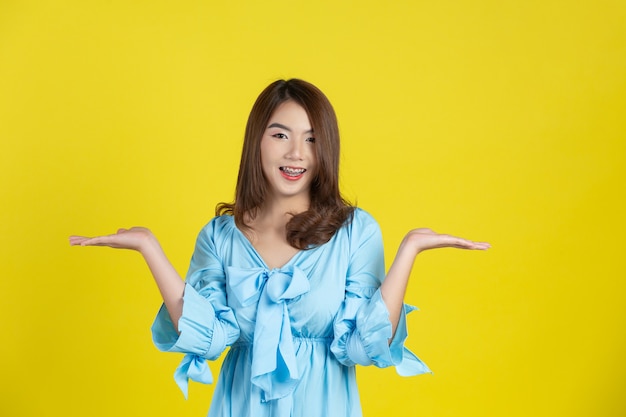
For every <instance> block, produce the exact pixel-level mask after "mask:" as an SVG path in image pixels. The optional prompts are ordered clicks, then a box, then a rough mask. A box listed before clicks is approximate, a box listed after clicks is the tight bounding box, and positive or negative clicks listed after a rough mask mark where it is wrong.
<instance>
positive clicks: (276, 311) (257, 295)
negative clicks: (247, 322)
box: [227, 267, 311, 401]
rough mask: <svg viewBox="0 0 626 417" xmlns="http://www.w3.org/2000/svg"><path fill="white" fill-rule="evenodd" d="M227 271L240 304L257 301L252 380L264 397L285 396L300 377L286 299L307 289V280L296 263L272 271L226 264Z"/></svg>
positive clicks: (233, 293)
mask: <svg viewBox="0 0 626 417" xmlns="http://www.w3.org/2000/svg"><path fill="white" fill-rule="evenodd" d="M227 273H228V285H229V287H230V290H231V293H232V295H234V297H235V298H236V300H237V302H238V303H239V304H240V305H241V306H243V307H246V306H249V305H252V304H254V303H255V302H257V301H258V307H257V313H256V324H255V327H254V339H253V347H252V378H251V379H252V383H253V384H254V385H256V386H258V387H259V388H260V389H261V390H262V391H263V401H271V400H275V399H279V398H283V397H286V396H288V395H289V394H290V393H291V392H292V391H293V389H294V388H295V386H296V384H297V382H298V381H299V379H300V373H299V371H298V366H297V362H296V354H295V349H294V346H293V338H292V335H291V322H290V320H289V311H288V308H287V301H289V300H292V299H294V298H296V297H298V296H300V295H302V294H305V293H306V292H308V291H309V289H310V288H311V287H310V284H309V280H308V278H307V276H306V274H305V273H304V272H303V271H302V270H301V269H299V268H297V267H287V268H281V269H272V270H271V271H269V270H267V269H265V268H249V269H241V268H235V267H228V268H227Z"/></svg>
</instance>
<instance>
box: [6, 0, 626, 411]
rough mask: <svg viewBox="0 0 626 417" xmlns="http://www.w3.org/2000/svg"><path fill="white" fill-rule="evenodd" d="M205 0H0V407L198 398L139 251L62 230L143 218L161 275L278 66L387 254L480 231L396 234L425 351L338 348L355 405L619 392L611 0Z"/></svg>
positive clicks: (227, 169) (616, 6) (228, 187)
mask: <svg viewBox="0 0 626 417" xmlns="http://www.w3.org/2000/svg"><path fill="white" fill-rule="evenodd" d="M211 3H212V2H208V1H206V2H201V1H186V0H184V1H178V2H171V1H147V0H144V1H122V0H113V1H107V2H85V1H78V0H56V1H53V0H50V1H43V0H41V1H35V0H33V1H2V2H0V181H1V183H0V254H1V255H0V256H1V257H2V258H1V261H0V317H1V323H2V330H1V334H2V342H1V343H0V360H1V361H2V362H1V364H0V369H2V377H1V378H0V415H1V416H7V417H9V416H10V417H21V416H57V415H58V416H61V415H62V416H86V415H88V416H94V417H95V416H109V415H115V416H174V415H176V416H203V415H205V414H206V411H207V409H208V405H209V399H210V395H211V392H212V387H211V386H202V385H199V384H192V386H191V390H190V394H191V398H190V400H189V401H187V402H186V401H185V400H184V399H183V397H182V395H181V394H180V392H179V391H178V390H177V387H176V385H175V384H174V382H173V379H172V373H173V371H174V369H175V367H176V365H177V364H178V361H179V360H180V357H179V356H177V355H173V354H164V353H160V352H158V351H157V350H156V348H154V347H153V345H152V342H151V338H150V333H149V326H150V324H151V321H152V318H153V316H154V313H155V312H156V309H157V308H158V305H159V296H158V293H157V290H156V288H155V286H154V284H153V283H152V281H151V278H150V275H149V273H148V271H147V268H146V267H145V266H144V265H143V263H142V260H141V259H140V257H139V256H138V255H137V254H136V253H130V252H122V251H115V250H112V249H102V248H84V249H80V248H70V247H69V245H68V244H67V236H68V235H69V234H73V233H79V234H100V233H109V232H113V231H114V230H116V228H117V227H121V226H125V227H126V226H132V225H145V226H149V227H151V228H152V229H153V231H154V232H155V233H156V234H157V235H158V236H159V237H160V239H161V241H162V243H163V246H164V247H165V249H166V251H167V253H168V254H169V255H170V257H171V259H172V261H173V263H174V264H175V265H176V267H177V268H178V269H179V270H180V271H181V273H184V271H185V269H186V267H187V264H188V260H189V257H190V255H191V251H192V249H193V243H194V239H195V236H196V233H197V232H198V230H199V229H200V227H201V226H202V225H203V224H204V223H206V222H207V221H208V220H209V218H210V217H211V216H212V212H213V208H214V206H215V204H216V203H217V202H219V201H224V200H230V199H231V198H232V195H233V187H234V181H235V176H236V172H237V165H238V160H239V152H240V146H241V138H242V136H243V127H244V123H245V119H246V117H247V114H248V111H249V109H250V107H251V106H252V103H253V100H254V99H255V97H256V96H257V94H258V93H259V92H260V91H261V89H263V88H264V87H265V86H266V85H267V84H268V83H269V82H271V81H273V80H275V79H276V78H280V77H300V78H304V79H307V80H309V81H312V82H313V83H315V84H317V85H318V86H319V87H320V88H321V89H322V90H323V91H325V92H326V93H327V95H328V96H329V97H330V99H331V101H332V102H333V103H334V105H335V107H336V110H337V112H338V115H339V120H340V127H341V130H342V134H343V151H344V153H343V155H342V186H343V189H344V191H345V193H346V195H347V196H348V197H349V198H350V199H352V200H356V201H357V202H358V204H359V205H360V206H361V207H363V208H365V209H367V210H368V211H370V212H371V213H372V214H374V215H375V216H376V218H377V219H378V220H379V223H380V225H381V227H382V229H383V234H384V237H385V241H386V244H387V249H386V256H387V259H388V261H389V260H391V258H392V256H393V254H394V252H395V248H396V246H397V244H398V243H399V241H400V239H401V238H402V236H403V234H404V233H405V232H406V231H407V230H408V229H410V228H414V227H421V226H428V227H431V228H434V229H435V230H438V231H442V232H450V233H454V234H459V235H462V236H466V237H469V238H474V239H485V240H489V241H490V242H491V243H492V244H493V246H494V247H493V249H492V250H491V251H489V252H487V253H469V252H459V251H453V250H441V251H439V252H430V253H426V254H424V255H423V256H421V257H420V259H419V260H418V262H417V264H416V267H415V269H414V274H413V277H412V282H411V284H410V288H409V293H408V296H407V298H408V300H407V301H408V302H410V303H413V304H416V305H418V306H420V308H421V311H420V312H418V313H415V314H413V315H412V317H411V319H410V326H411V328H410V330H411V336H410V338H409V346H410V347H411V349H412V350H414V351H415V352H416V353H418V354H419V355H420V356H421V357H422V359H424V360H425V361H426V362H427V363H428V364H429V365H430V366H431V367H432V369H433V370H434V372H435V373H434V375H433V376H420V377H415V378H408V379H407V378H401V377H399V376H397V375H396V374H395V372H394V371H393V370H390V369H385V370H378V369H369V368H367V369H360V370H359V376H360V386H361V393H362V402H363V405H364V409H365V415H366V416H369V417H374V416H390V415H406V416H429V417H444V416H446V417H447V416H452V417H456V416H463V417H470V416H546V417H547V416H591V415H593V416H623V415H624V414H626V402H625V401H624V398H623V390H624V383H625V380H624V375H625V372H626V363H625V361H624V359H623V352H624V349H625V348H626V343H625V336H626V332H625V331H624V329H625V325H626V311H625V308H624V297H625V295H626V284H625V283H624V282H625V280H624V278H625V277H626V274H625V262H624V258H625V257H624V255H623V251H624V244H623V241H624V236H626V227H625V224H626V223H625V221H624V214H625V209H624V205H623V204H624V202H623V197H624V180H626V172H625V162H626V160H625V159H626V149H625V148H626V146H625V142H626V122H625V121H624V120H625V119H626V117H625V109H626V26H625V25H624V22H625V21H626V6H624V3H623V2H620V1H617V0H616V1H591V0H587V1H581V2H569V1H557V0H548V1H517V2H514V1H512V2H502V1H488V0H476V1H474V0H473V1H469V0H468V1H443V2H430V1H429V2H427V1H419V2H409V1H407V2H389V3H391V4H385V3H387V2H378V1H371V2H367V3H369V4H366V3H364V2H362V1H361V2H356V1H354V2H339V1H335V0H324V1H310V2H307V4H306V5H299V4H297V3H298V2H294V1H292V0H290V1H265V2H253V1H249V2H236V3H235V2H232V3H231V4H230V5H227V3H228V2H215V4H211ZM383 4H385V5H384V6H383ZM218 365H219V364H212V365H211V367H212V369H213V370H214V374H216V373H217V369H218Z"/></svg>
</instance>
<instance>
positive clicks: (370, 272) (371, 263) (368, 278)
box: [331, 211, 430, 376]
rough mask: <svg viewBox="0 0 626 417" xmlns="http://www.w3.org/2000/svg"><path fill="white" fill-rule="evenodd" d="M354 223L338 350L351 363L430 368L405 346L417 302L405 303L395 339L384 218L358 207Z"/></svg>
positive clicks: (415, 370)
mask: <svg viewBox="0 0 626 417" xmlns="http://www.w3.org/2000/svg"><path fill="white" fill-rule="evenodd" d="M350 228H351V230H350V232H351V233H350V265H349V268H348V276H347V278H346V298H345V301H344V303H343V305H342V307H341V309H340V311H339V313H338V314H337V316H336V318H335V323H334V340H333V343H332V345H331V350H332V352H333V353H334V355H335V356H336V357H337V359H338V360H339V362H341V363H342V364H344V365H346V366H354V365H356V364H359V365H375V366H378V367H381V368H383V367H388V366H395V367H396V371H397V372H398V373H399V374H400V375H403V376H410V375H417V374H421V373H426V372H430V370H429V369H428V367H427V366H426V365H425V364H424V363H423V362H422V361H421V360H419V359H418V358H417V357H416V356H415V355H414V354H413V353H412V352H410V351H409V350H408V349H406V348H405V347H404V342H405V340H406V338H407V336H408V332H407V326H406V314H408V313H410V312H411V311H413V310H415V307H412V306H409V305H406V304H405V305H404V307H403V312H402V314H401V315H400V321H399V323H398V326H397V328H396V334H395V335H394V338H393V340H392V342H391V344H389V339H390V338H391V334H392V333H391V331H392V327H391V322H390V321H389V312H388V310H387V307H386V305H385V303H384V302H383V299H382V295H381V293H380V289H379V287H380V285H381V283H382V279H383V278H384V276H385V265H384V252H383V244H382V235H381V232H380V228H379V227H378V224H377V223H376V221H375V220H374V219H373V218H372V217H371V216H369V215H368V214H367V213H365V212H363V211H357V212H355V216H354V219H353V222H352V224H351V225H350Z"/></svg>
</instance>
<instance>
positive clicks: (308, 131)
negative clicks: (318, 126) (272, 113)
mask: <svg viewBox="0 0 626 417" xmlns="http://www.w3.org/2000/svg"><path fill="white" fill-rule="evenodd" d="M273 127H277V128H279V129H284V130H286V131H288V132H291V131H292V130H291V129H290V128H288V127H287V126H285V125H284V124H281V123H272V124H271V125H269V126H268V127H267V128H268V129H271V128H273ZM304 133H305V134H311V133H313V129H309V130H307V131H306V132H304Z"/></svg>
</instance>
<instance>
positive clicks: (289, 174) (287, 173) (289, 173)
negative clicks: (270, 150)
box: [278, 167, 306, 180]
mask: <svg viewBox="0 0 626 417" xmlns="http://www.w3.org/2000/svg"><path fill="white" fill-rule="evenodd" d="M278 169H280V172H281V174H282V176H283V177H285V178H287V179H288V180H297V179H299V178H300V177H302V174H304V173H305V172H306V169H304V168H292V167H280V168H278Z"/></svg>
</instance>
